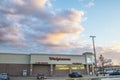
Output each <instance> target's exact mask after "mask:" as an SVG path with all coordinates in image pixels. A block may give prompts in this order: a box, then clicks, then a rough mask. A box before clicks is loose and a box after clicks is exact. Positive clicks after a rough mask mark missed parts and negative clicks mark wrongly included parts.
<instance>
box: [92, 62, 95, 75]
mask: <svg viewBox="0 0 120 80" xmlns="http://www.w3.org/2000/svg"><path fill="white" fill-rule="evenodd" d="M92 74H93V75H95V68H94V65H93V64H92Z"/></svg>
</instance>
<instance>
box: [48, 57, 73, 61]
mask: <svg viewBox="0 0 120 80" xmlns="http://www.w3.org/2000/svg"><path fill="white" fill-rule="evenodd" d="M49 59H50V60H57V61H70V60H71V59H70V58H60V57H49Z"/></svg>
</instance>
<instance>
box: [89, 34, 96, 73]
mask: <svg viewBox="0 0 120 80" xmlns="http://www.w3.org/2000/svg"><path fill="white" fill-rule="evenodd" d="M95 37H96V36H90V38H92V44H93V52H94V58H95V67H96V68H97V59H96V50H95V42H94V38H95ZM95 73H96V70H95Z"/></svg>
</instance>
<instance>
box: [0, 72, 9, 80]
mask: <svg viewBox="0 0 120 80" xmlns="http://www.w3.org/2000/svg"><path fill="white" fill-rule="evenodd" d="M0 80H9V75H8V73H1V74H0Z"/></svg>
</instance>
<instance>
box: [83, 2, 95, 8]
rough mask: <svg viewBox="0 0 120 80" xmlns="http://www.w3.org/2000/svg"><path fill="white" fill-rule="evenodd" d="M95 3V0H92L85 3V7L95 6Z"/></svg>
mask: <svg viewBox="0 0 120 80" xmlns="http://www.w3.org/2000/svg"><path fill="white" fill-rule="evenodd" d="M94 5H95V4H94V0H91V1H89V2H88V3H87V4H86V5H85V7H87V8H91V7H92V6H94Z"/></svg>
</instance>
